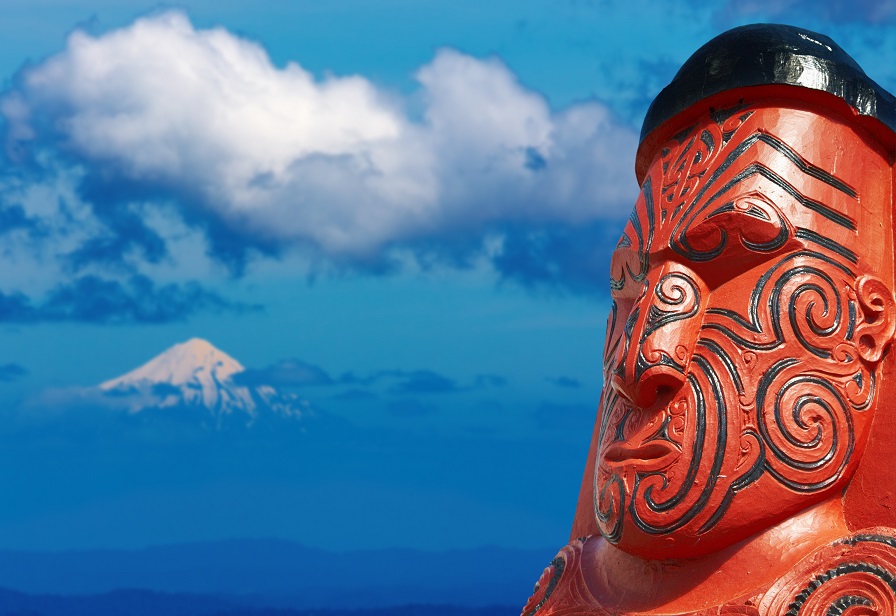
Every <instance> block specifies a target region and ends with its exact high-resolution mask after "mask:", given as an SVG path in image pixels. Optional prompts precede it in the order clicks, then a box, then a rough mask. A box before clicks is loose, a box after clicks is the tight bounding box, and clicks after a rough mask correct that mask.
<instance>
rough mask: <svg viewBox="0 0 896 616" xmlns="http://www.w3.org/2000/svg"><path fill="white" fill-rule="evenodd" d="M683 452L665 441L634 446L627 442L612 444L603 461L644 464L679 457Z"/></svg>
mask: <svg viewBox="0 0 896 616" xmlns="http://www.w3.org/2000/svg"><path fill="white" fill-rule="evenodd" d="M680 453H681V452H680V451H679V449H678V447H676V446H675V444H674V443H672V442H670V441H665V440H654V441H648V442H646V443H642V444H641V445H638V446H633V445H632V444H631V443H628V442H625V441H617V442H615V443H611V444H610V445H609V446H608V447H607V449H606V451H604V454H603V459H604V460H605V461H607V462H626V461H629V460H642V461H644V462H656V461H657V460H661V459H663V458H666V457H667V456H677V455H678V454H680Z"/></svg>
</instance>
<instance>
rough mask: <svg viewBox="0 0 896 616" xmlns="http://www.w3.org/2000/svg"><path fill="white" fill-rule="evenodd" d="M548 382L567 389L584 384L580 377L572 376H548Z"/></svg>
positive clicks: (576, 387)
mask: <svg viewBox="0 0 896 616" xmlns="http://www.w3.org/2000/svg"><path fill="white" fill-rule="evenodd" d="M547 381H548V383H553V384H554V385H556V386H557V387H562V388H565V389H578V388H580V387H581V386H582V382H581V381H579V379H574V378H572V377H570V376H558V377H556V378H548V379H547Z"/></svg>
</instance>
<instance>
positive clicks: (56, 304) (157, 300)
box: [0, 275, 260, 323]
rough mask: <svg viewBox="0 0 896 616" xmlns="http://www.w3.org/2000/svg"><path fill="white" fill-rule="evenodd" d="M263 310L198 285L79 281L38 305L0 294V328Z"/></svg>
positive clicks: (138, 278) (143, 279)
mask: <svg viewBox="0 0 896 616" xmlns="http://www.w3.org/2000/svg"><path fill="white" fill-rule="evenodd" d="M259 309H260V307H258V306H254V305H245V304H240V303H234V302H230V301H228V300H226V299H224V298H222V297H221V296H219V295H217V294H216V293H213V292H211V291H208V290H206V289H204V288H203V287H202V286H201V285H199V284H198V283H196V282H191V283H187V284H174V283H171V284H166V285H157V284H156V283H154V282H153V281H152V280H150V279H149V278H147V277H145V276H140V275H135V276H131V277H130V278H129V279H127V280H126V281H125V282H120V281H118V280H114V279H105V278H100V277H98V276H93V275H87V276H81V277H79V278H77V279H75V280H73V281H72V282H67V283H62V284H59V285H57V286H56V287H54V288H53V289H51V290H50V292H49V293H47V294H46V296H45V297H43V298H42V299H41V300H40V301H33V300H32V299H31V298H30V297H28V296H26V295H24V294H23V293H19V292H12V293H8V294H7V293H3V292H2V291H0V322H6V323H36V322H42V321H77V322H84V323H168V322H172V321H181V320H183V319H185V318H187V317H188V316H191V315H192V314H194V313H196V312H199V311H203V310H211V311H215V312H222V311H238V312H242V311H255V310H259Z"/></svg>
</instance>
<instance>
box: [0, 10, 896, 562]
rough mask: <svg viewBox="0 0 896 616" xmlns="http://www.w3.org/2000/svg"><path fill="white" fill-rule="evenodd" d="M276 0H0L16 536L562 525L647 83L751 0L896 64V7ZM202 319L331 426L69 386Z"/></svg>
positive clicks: (2, 511)
mask: <svg viewBox="0 0 896 616" xmlns="http://www.w3.org/2000/svg"><path fill="white" fill-rule="evenodd" d="M258 6H259V5H258V4H253V3H248V2H227V3H222V2H211V1H195V2H183V3H178V4H170V5H169V4H166V5H155V4H152V3H147V2H139V1H133V0H128V1H122V0H116V1H115V2H113V1H111V0H109V1H106V2H101V1H95V2H88V1H76V0H66V1H59V0H57V1H41V0H29V1H27V2H26V1H24V0H21V1H20V0H9V1H7V2H4V3H3V7H2V8H0V35H2V40H3V41H4V45H3V48H2V50H0V75H2V93H0V130H2V137H3V144H4V149H3V156H2V161H0V255H2V260H0V272H2V274H3V275H2V276H0V403H2V404H3V408H4V411H3V412H4V413H5V414H6V416H7V421H6V422H5V423H6V426H7V429H6V430H5V431H4V436H3V440H4V442H6V448H5V449H4V450H0V458H5V459H6V461H7V463H8V464H6V465H5V466H4V465H0V466H3V467H4V468H6V469H7V470H6V471H5V473H6V474H5V475H2V474H0V483H3V482H5V483H6V487H5V488H4V489H3V491H4V493H5V494H6V495H7V497H6V499H5V504H4V505H2V506H0V547H22V548H43V549H56V548H66V547H106V546H124V545H130V546H139V545H149V544H152V543H166V542H172V541H186V540H193V539H215V538H222V537H230V536H277V537H282V538H289V539H296V540H300V541H303V542H305V543H309V544H319V545H322V546H335V547H340V548H346V547H351V546H356V547H383V546H386V545H406V546H419V547H426V548H432V549H444V548H447V547H451V546H473V545H483V544H501V545H525V546H537V547H541V546H554V545H560V544H562V543H563V542H564V541H565V540H566V533H567V528H568V526H569V523H570V522H571V518H572V513H573V508H574V504H575V498H576V491H577V488H578V483H579V480H580V477H581V475H580V473H581V469H582V468H583V467H584V462H585V455H586V452H587V445H588V435H589V431H590V423H591V422H592V421H593V415H594V412H595V408H596V404H597V400H598V395H599V390H600V382H599V366H598V358H599V356H600V350H601V346H602V339H603V327H604V320H605V311H606V309H607V294H606V289H605V286H606V284H605V283H606V272H607V261H608V257H609V253H610V250H611V249H612V246H613V245H614V244H615V241H616V239H617V237H618V234H619V231H620V229H621V221H622V220H624V219H625V217H626V216H627V215H628V211H629V209H630V207H631V204H632V203H633V200H634V196H635V195H636V193H637V186H636V185H635V179H634V173H633V165H634V151H635V147H636V144H637V135H638V131H639V129H640V121H641V119H642V117H643V114H644V112H645V110H646V107H647V105H648V104H649V102H650V100H652V98H653V97H654V96H655V95H656V93H657V92H658V91H659V89H660V88H661V87H663V85H665V84H666V83H668V81H669V80H670V79H671V78H672V76H673V75H674V73H675V71H676V70H677V67H678V66H679V65H680V64H681V62H683V61H684V60H685V59H686V58H687V57H688V56H689V55H690V53H692V52H693V51H694V50H696V48H697V47H699V46H700V45H702V44H703V43H704V42H706V41H707V40H709V39H710V38H711V37H712V36H714V35H715V34H718V33H719V32H721V31H723V30H725V29H728V28H730V27H733V26H736V25H739V24H743V23H752V22H758V21H773V22H782V23H790V24H793V25H799V26H803V27H807V28H809V29H813V30H816V31H819V32H822V33H824V34H827V35H829V36H831V37H832V38H833V39H834V40H836V41H837V42H838V43H840V44H841V45H842V46H843V47H844V48H845V49H846V50H847V51H848V52H849V53H850V54H852V55H853V56H854V57H855V58H856V59H857V60H858V61H859V63H860V64H861V65H862V66H863V67H864V68H865V70H866V72H868V73H869V75H870V76H871V77H872V78H874V79H876V80H877V81H879V82H880V83H881V84H882V85H884V86H885V87H887V88H889V89H890V90H893V89H896V3H893V2H858V3H855V2H852V3H846V2H840V1H836V2H827V3H824V4H822V5H817V4H816V3H810V2H804V1H802V0H793V1H789V2H787V1H783V2H782V1H778V2H765V1H762V0H753V1H750V2H743V1H741V2H716V3H709V4H707V3H680V4H674V5H672V4H670V3H668V2H659V1H650V0H643V1H638V2H624V3H623V2H601V1H597V0H593V1H589V0H558V1H554V0H552V1H550V2H549V1H548V0H514V1H509V0H493V1H491V2H488V3H483V2H468V1H461V2H458V1H457V0H454V1H450V2H449V1H447V0H432V1H426V2H420V1H418V0H382V1H378V2H369V1H366V0H328V1H326V2H324V1H322V0H292V1H285V0H283V1H271V2H266V3H264V8H258ZM196 336H198V337H202V338H205V339H207V340H209V341H211V342H212V343H213V344H215V345H216V346H218V347H219V348H221V349H222V350H224V351H225V352H227V353H229V354H230V355H232V356H233V357H235V358H236V359H238V360H239V361H240V362H242V363H243V364H244V365H245V366H247V368H249V372H248V373H247V374H248V375H250V376H251V374H256V375H259V374H265V375H267V376H268V377H270V378H273V377H274V376H276V377H277V378H280V379H281V384H282V385H283V387H286V388H289V389H291V390H292V391H295V392H297V393H298V394H299V395H301V396H303V398H306V399H307V400H309V402H310V403H311V404H312V405H313V406H314V407H315V408H317V409H319V410H320V413H321V414H322V416H326V417H328V418H330V419H331V420H332V421H331V423H329V424H327V426H326V427H320V428H319V429H316V430H310V431H309V432H307V433H305V434H304V435H303V436H302V437H301V438H302V439H304V440H303V441H301V442H292V441H290V442H289V443H286V442H284V443H281V444H279V445H276V446H272V445H270V443H265V442H262V441H261V440H258V439H256V438H255V437H252V438H249V437H247V439H248V440H246V441H245V442H242V441H241V442H239V443H237V442H234V441H233V440H231V437H228V438H226V439H224V438H221V439H220V440H215V439H216V438H217V437H215V436H214V435H205V436H203V437H201V438H200V439H199V440H198V441H190V442H189V443H187V445H184V442H183V441H178V440H177V438H175V437H174V436H171V435H166V434H158V433H153V434H148V433H145V431H144V432H142V433H141V432H140V431H139V430H136V429H134V428H133V427H130V428H128V430H126V431H125V436H121V435H120V434H119V433H118V432H114V434H116V435H117V436H115V437H114V438H112V437H108V434H109V433H108V432H103V430H105V428H102V426H104V425H105V424H104V421H106V419H107V418H98V417H96V416H93V415H91V414H90V412H89V410H88V411H85V410H84V409H82V410H81V411H80V412H79V414H78V415H77V417H76V418H73V417H72V415H71V413H63V412H61V411H60V412H58V413H55V414H54V413H52V412H48V410H47V407H48V406H52V404H50V403H48V402H47V401H48V400H49V401H53V400H56V401H57V402H58V401H59V400H61V399H62V398H61V397H60V396H61V394H60V393H59V392H64V391H67V390H69V389H71V388H78V387H89V386H93V385H96V384H97V383H99V382H101V381H103V380H106V379H108V378H111V377H114V376H116V375H118V374H121V373H123V372H126V371H127V370H130V369H131V368H133V367H135V366H137V365H138V364H140V363H142V362H144V361H146V360H147V359H149V358H150V357H152V356H154V355H156V354H157V353H159V352H161V351H163V350H164V349H166V348H167V347H169V346H171V345H172V344H175V343H178V342H182V341H184V340H186V339H188V338H191V337H196ZM297 367H301V368H303V369H304V370H305V372H303V374H306V375H307V374H313V375H317V376H316V377H315V378H314V379H310V380H309V378H305V377H303V378H305V380H302V379H301V378H298V377H296V376H295V375H296V372H295V370H296V369H297ZM309 371H310V372H309ZM272 375H273V376H272ZM247 378H248V377H247ZM54 392H55V393H54ZM54 395H55V396H56V397H54ZM58 403H59V404H60V405H61V404H62V403H61V402H58ZM51 410H52V409H51ZM98 426H100V427H98ZM103 434H106V435H107V436H103ZM104 439H105V440H104ZM129 439H131V440H129ZM253 439H254V440H253ZM172 443H176V444H172ZM191 452H192V453H191ZM0 461H2V460H0ZM271 469H277V470H276V471H274V470H271ZM360 501H363V502H365V503H367V504H368V506H367V511H366V512H365V513H366V515H367V516H368V517H369V520H366V521H365V522H364V523H363V524H362V523H361V522H360V521H359V520H358V516H357V512H356V511H355V509H354V506H355V505H353V503H357V502H360ZM247 502H250V503H258V505H259V506H258V507H255V508H251V507H250V508H245V507H244V505H243V504H244V503H247ZM147 503H152V506H151V507H148V506H147ZM241 503H242V504H241ZM261 510H264V511H263V512H262V511H261ZM396 512H400V513H396ZM458 519H464V520H469V522H468V523H466V524H463V525H460V524H458V522H457V520H458ZM352 526H364V527H367V528H376V530H377V532H361V533H358V534H357V535H352V536H351V538H350V539H347V538H346V534H345V533H344V532H343V531H344V529H345V528H347V527H352ZM48 528H52V529H54V530H53V531H52V532H48V530H47V529H48Z"/></svg>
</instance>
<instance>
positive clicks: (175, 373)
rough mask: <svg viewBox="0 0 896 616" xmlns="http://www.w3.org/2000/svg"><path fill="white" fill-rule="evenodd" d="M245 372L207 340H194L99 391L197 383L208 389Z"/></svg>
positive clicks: (115, 380)
mask: <svg viewBox="0 0 896 616" xmlns="http://www.w3.org/2000/svg"><path fill="white" fill-rule="evenodd" d="M243 370H245V368H243V366H242V364H240V363H239V362H238V361H237V360H235V359H234V358H232V357H231V356H230V355H228V354H227V353H225V352H224V351H221V350H219V349H217V348H216V347H215V346H214V345H213V344H211V343H210V342H208V341H207V340H203V339H202V338H191V339H189V340H187V341H186V342H181V343H180V344H175V345H174V346H172V347H171V348H169V349H168V350H166V351H164V352H162V353H161V354H159V355H157V356H155V357H154V358H152V359H151V360H149V361H148V362H146V363H145V364H143V365H142V366H140V367H139V368H136V369H134V370H131V371H130V372H128V373H127V374H124V375H122V376H120V377H117V378H114V379H111V380H108V381H105V382H104V383H100V389H102V390H104V391H108V390H111V389H116V388H121V387H134V386H140V385H152V384H157V383H166V384H168V385H175V386H179V385H187V384H190V383H194V384H197V385H200V386H201V387H203V388H205V387H206V386H211V385H214V383H215V382H216V381H217V382H219V383H220V382H223V381H225V380H227V379H229V378H230V377H231V376H233V375H234V374H236V373H237V372H242V371H243Z"/></svg>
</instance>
